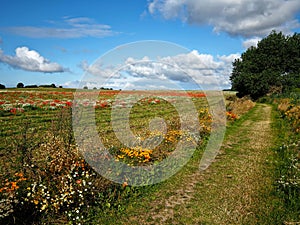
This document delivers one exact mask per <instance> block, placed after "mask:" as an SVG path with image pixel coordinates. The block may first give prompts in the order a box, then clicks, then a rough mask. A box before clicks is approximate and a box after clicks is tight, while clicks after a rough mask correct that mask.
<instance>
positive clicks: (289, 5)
mask: <svg viewBox="0 0 300 225" xmlns="http://www.w3.org/2000/svg"><path fill="white" fill-rule="evenodd" d="M148 10H149V12H150V13H151V14H157V13H158V14H161V15H162V16H163V17H164V18H165V19H174V18H179V19H181V20H182V21H184V22H187V23H190V24H198V25H207V24H208V25H211V26H213V27H214V31H215V32H227V33H229V34H230V35H240V36H243V37H253V36H259V37H261V36H265V35H268V34H269V33H270V31H272V30H281V31H283V32H290V31H291V30H292V29H294V28H298V27H299V21H298V20H297V19H296V18H295V17H296V14H297V13H298V12H299V10H300V1H299V0H242V1H237V0H214V1H211V0H201V1H200V0H152V1H151V2H150V3H149V6H148Z"/></svg>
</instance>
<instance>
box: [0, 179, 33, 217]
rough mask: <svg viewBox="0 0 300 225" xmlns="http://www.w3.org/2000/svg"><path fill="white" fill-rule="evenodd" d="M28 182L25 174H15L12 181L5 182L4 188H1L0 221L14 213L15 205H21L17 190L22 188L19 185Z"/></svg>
mask: <svg viewBox="0 0 300 225" xmlns="http://www.w3.org/2000/svg"><path fill="white" fill-rule="evenodd" d="M26 180H27V178H25V177H24V175H23V173H15V177H14V179H13V180H12V181H9V180H8V179H6V180H5V183H4V186H3V187H2V188H0V196H1V199H0V219H1V218H5V217H7V216H9V215H10V214H11V213H13V212H14V207H15V205H16V204H17V203H19V200H18V197H17V190H18V189H19V188H20V187H19V185H20V184H22V183H23V181H26Z"/></svg>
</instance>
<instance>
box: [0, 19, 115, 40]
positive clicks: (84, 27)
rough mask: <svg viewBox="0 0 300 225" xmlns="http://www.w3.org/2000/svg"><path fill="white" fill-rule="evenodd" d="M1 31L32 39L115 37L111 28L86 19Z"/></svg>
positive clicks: (16, 27) (65, 20) (10, 28)
mask: <svg viewBox="0 0 300 225" xmlns="http://www.w3.org/2000/svg"><path fill="white" fill-rule="evenodd" d="M2 29H3V30H5V31H7V32H10V33H13V34H16V35H20V36H25V37H32V38H81V37H96V38H101V37H107V36H113V35H116V34H117V32H114V31H112V29H111V27H110V26H109V25H106V24H100V23H97V22H96V21H95V20H93V19H90V18H87V17H79V18H64V20H63V21H60V22H56V21H49V24H48V26H45V27H35V26H15V27H6V28H2Z"/></svg>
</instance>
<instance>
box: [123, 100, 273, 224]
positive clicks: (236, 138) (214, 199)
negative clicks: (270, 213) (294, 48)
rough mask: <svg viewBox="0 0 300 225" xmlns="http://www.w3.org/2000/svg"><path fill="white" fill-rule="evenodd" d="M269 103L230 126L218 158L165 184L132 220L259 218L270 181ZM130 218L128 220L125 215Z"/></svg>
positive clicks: (166, 221)
mask: <svg viewBox="0 0 300 225" xmlns="http://www.w3.org/2000/svg"><path fill="white" fill-rule="evenodd" d="M272 140H273V137H272V132H271V107H270V106H268V105H264V104H259V105H257V106H256V108H255V109H254V111H252V113H250V114H248V115H247V118H246V119H245V120H244V121H243V122H242V123H241V124H240V126H238V127H234V128H232V129H231V130H230V131H229V133H228V135H227V137H226V139H225V141H224V144H223V147H222V149H221V151H220V154H219V155H218V156H217V158H216V160H215V162H214V163H213V164H212V165H211V166H210V167H209V168H208V169H207V170H206V171H205V172H202V173H200V172H199V171H198V170H197V171H196V172H194V173H192V174H189V175H187V176H186V177H184V178H183V179H182V182H181V183H180V184H179V185H177V186H176V188H172V189H166V190H162V191H161V192H160V193H158V194H157V196H156V198H155V200H153V201H151V202H150V203H147V204H146V206H145V207H146V208H145V213H141V214H139V216H134V217H131V218H130V219H129V220H130V223H131V224H193V225H194V224H257V214H261V213H263V210H264V208H265V207H267V206H266V205H265V202H266V199H264V198H263V193H265V192H267V191H269V188H270V187H271V180H270V178H269V177H270V174H269V173H270V169H269V167H270V163H269V156H270V155H271V154H272V151H270V150H269V149H270V147H271V146H272ZM127 222H128V221H127Z"/></svg>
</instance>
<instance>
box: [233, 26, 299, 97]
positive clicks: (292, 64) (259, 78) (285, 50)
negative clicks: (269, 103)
mask: <svg viewBox="0 0 300 225" xmlns="http://www.w3.org/2000/svg"><path fill="white" fill-rule="evenodd" d="M230 80H231V84H232V89H233V90H236V91H238V94H239V96H245V95H250V96H251V97H252V98H253V99H258V98H259V97H262V96H264V95H266V94H267V93H270V92H272V91H274V90H276V91H287V90H289V89H290V88H294V87H300V34H297V33H295V34H294V35H293V36H285V35H284V34H282V32H279V33H277V32H276V31H272V32H271V33H270V34H269V36H267V37H266V38H264V39H262V40H261V41H260V42H259V43H258V44H257V47H253V46H252V47H250V48H248V49H247V50H246V51H245V52H244V53H243V54H242V55H241V58H239V59H236V60H235V61H234V62H233V70H232V73H231V76H230Z"/></svg>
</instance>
